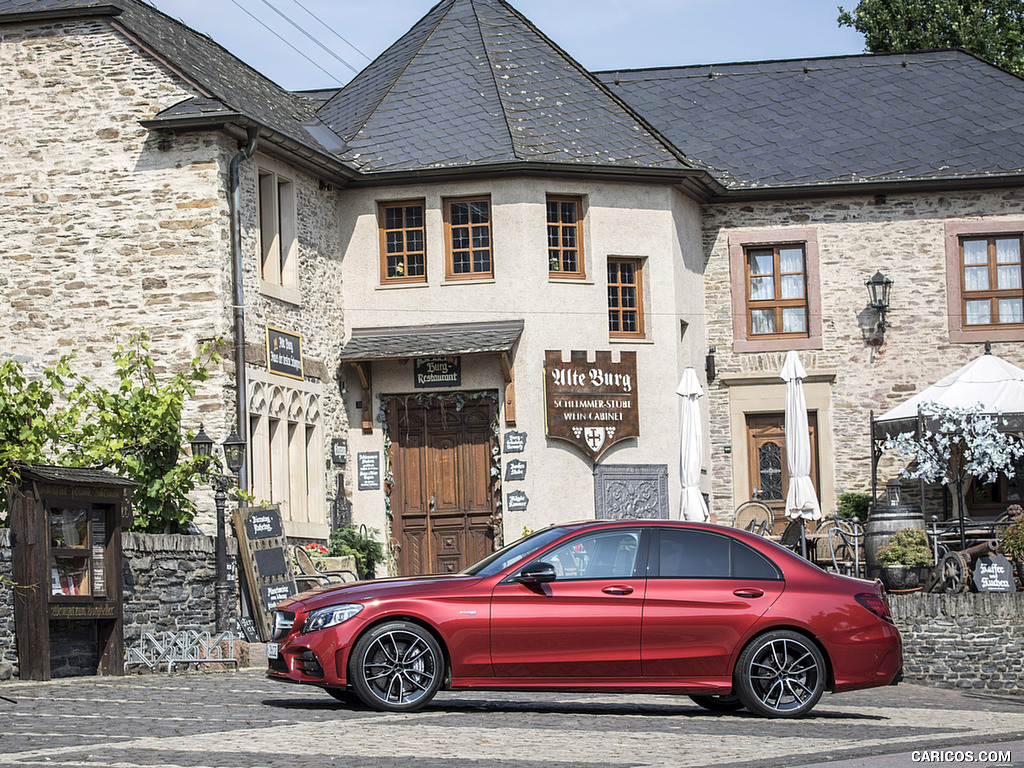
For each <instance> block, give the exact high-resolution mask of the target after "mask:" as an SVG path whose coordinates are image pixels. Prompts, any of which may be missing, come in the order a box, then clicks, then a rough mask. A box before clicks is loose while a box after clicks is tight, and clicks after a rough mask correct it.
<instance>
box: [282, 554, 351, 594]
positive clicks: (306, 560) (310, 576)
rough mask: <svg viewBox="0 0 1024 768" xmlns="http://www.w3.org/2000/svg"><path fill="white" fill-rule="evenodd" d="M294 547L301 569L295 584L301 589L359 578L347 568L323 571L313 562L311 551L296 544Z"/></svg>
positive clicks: (342, 582) (296, 559)
mask: <svg viewBox="0 0 1024 768" xmlns="http://www.w3.org/2000/svg"><path fill="white" fill-rule="evenodd" d="M292 549H293V552H294V553H295V564H296V565H297V566H298V569H299V572H298V574H296V576H295V586H296V587H297V588H298V589H299V591H305V590H307V589H313V588H314V587H323V586H327V585H328V584H344V583H345V582H347V581H358V580H359V577H358V576H356V575H355V574H354V573H353V572H352V571H349V570H347V569H346V570H340V571H321V570H320V569H319V568H317V567H316V563H314V562H313V558H312V557H310V556H309V553H308V552H307V551H306V550H305V549H303V548H302V547H300V546H295V547H293V548H292Z"/></svg>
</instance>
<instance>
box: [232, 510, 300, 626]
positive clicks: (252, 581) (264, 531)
mask: <svg viewBox="0 0 1024 768" xmlns="http://www.w3.org/2000/svg"><path fill="white" fill-rule="evenodd" d="M234 523H235V534H236V535H237V536H238V555H239V557H240V558H241V560H242V566H243V568H244V569H245V576H246V582H247V583H248V586H249V597H250V600H251V602H252V605H253V609H254V618H255V619H256V627H257V629H258V630H259V633H260V638H261V639H262V640H264V641H267V640H269V639H270V627H271V617H272V616H273V614H274V608H275V607H276V606H277V604H278V603H280V602H281V601H282V600H285V599H287V598H288V597H291V596H292V595H294V594H295V593H296V589H295V575H294V571H293V569H292V563H291V558H290V557H289V554H290V553H289V550H288V542H287V539H286V538H285V534H284V526H283V525H282V523H281V513H280V511H279V510H278V508H277V507H249V508H242V509H238V510H236V511H235V514H234Z"/></svg>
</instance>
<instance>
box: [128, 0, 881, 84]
mask: <svg viewBox="0 0 1024 768" xmlns="http://www.w3.org/2000/svg"><path fill="white" fill-rule="evenodd" d="M147 2H149V3H150V4H151V5H154V6H156V7H157V8H159V9H160V10H161V11H163V12H164V13H166V14H168V15H169V16H173V17H175V18H177V19H179V20H181V21H183V22H184V23H185V24H187V25H188V26H190V27H192V28H193V29H196V30H198V31H200V32H203V33H204V34H206V35H208V36H209V37H211V38H213V39H214V40H215V41H216V42H217V43H219V44H220V45H222V46H224V47H225V48H227V49H228V50H229V51H231V52H232V53H233V54H235V55H236V56H238V57H239V58H240V59H242V60H243V61H245V62H247V63H248V64H250V65H251V66H253V67H254V68H256V69H257V70H259V71H260V72H262V73H263V74H264V75H266V76H267V77H269V78H270V79H271V80H274V81H275V82H277V83H278V84H279V85H282V86H284V87H285V88H288V89H289V90H303V89H314V88H324V87H337V86H338V85H343V84H344V83H346V82H348V81H349V80H350V79H351V78H352V77H353V76H354V74H355V71H359V70H361V69H363V68H364V67H365V66H366V65H367V64H368V63H369V62H370V60H372V59H373V58H376V57H377V56H378V55H379V54H381V53H382V52H383V51H384V50H385V49H386V48H387V47H388V46H389V45H391V44H392V43H393V42H395V41H396V40H397V39H398V38H399V37H401V36H402V35H403V34H404V33H405V32H407V31H408V30H409V28H410V27H412V25H413V24H415V23H416V22H417V21H418V20H419V19H420V18H422V17H423V16H424V15H426V13H427V12H428V11H429V10H430V8H431V7H432V6H433V5H434V0H147ZM511 2H512V5H513V6H515V8H516V9H517V10H518V11H519V12H520V13H522V14H523V15H524V16H526V17H527V18H528V19H530V20H531V21H532V22H533V23H534V25H536V26H537V27H538V28H539V29H540V30H541V31H542V32H544V33H545V34H546V35H547V36H548V37H550V38H551V39H552V40H554V41H555V42H556V43H557V44H558V45H559V46H561V47H562V48H563V49H564V50H565V51H567V52H568V53H569V55H570V56H572V57H574V58H575V59H576V60H577V61H578V62H580V64H582V65H583V66H584V67H586V68H587V69H588V70H590V71H599V70H608V69H637V68H644V67H662V66H680V65H686V64H722V63H727V62H734V61H759V60H764V59H793V58H805V57H808V58H809V57H815V56H833V55H842V54H855V53H862V52H863V51H864V38H863V36H862V35H861V34H860V33H859V32H857V31H856V30H853V29H850V28H849V27H844V28H842V29H840V28H839V25H838V24H837V23H836V17H837V16H838V15H839V11H838V5H839V3H838V2H836V0H617V1H616V2H612V0H511ZM854 6H856V0H847V2H846V6H845V7H847V8H851V7H854ZM275 9H276V11H275ZM277 11H279V12H280V13H278V12H277ZM254 17H255V18H254ZM285 17H287V18H285ZM289 19H290V20H291V21H292V22H294V23H295V24H296V25H297V26H299V27H301V28H302V29H303V30H305V32H306V33H308V35H310V36H311V37H312V38H315V39H316V40H317V41H319V45H318V43H317V42H314V41H313V40H311V39H310V37H307V36H306V35H305V34H304V33H303V32H302V31H300V30H298V29H296V28H295V27H294V26H292V24H291V23H289ZM261 22H262V23H261ZM321 22H323V24H322V23H321ZM325 25H326V26H325ZM275 33H276V34H277V35H280V36H281V37H283V38H284V39H285V40H286V41H287V42H282V41H281V39H280V38H279V37H276V36H275ZM335 33H337V35H340V36H341V38H344V40H346V41H348V42H347V43H346V42H344V41H343V40H342V39H340V38H339V37H337V36H336V35H335ZM289 44H291V46H294V48H297V49H298V51H300V52H301V53H299V52H297V51H295V50H293V49H292V48H291V47H289ZM303 54H304V55H305V56H306V57H308V59H311V60H312V61H309V60H307V59H306V58H303ZM343 62H344V63H343ZM354 70H355V71H354Z"/></svg>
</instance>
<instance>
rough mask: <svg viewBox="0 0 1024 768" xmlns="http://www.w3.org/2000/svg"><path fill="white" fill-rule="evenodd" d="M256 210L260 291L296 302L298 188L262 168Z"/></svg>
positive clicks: (272, 170) (270, 169)
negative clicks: (296, 210)
mask: <svg viewBox="0 0 1024 768" xmlns="http://www.w3.org/2000/svg"><path fill="white" fill-rule="evenodd" d="M258 174H259V181H258V184H259V189H258V195H257V206H258V216H259V223H260V226H259V239H260V277H261V279H262V284H261V290H262V291H263V293H266V294H268V295H271V296H276V297H277V298H282V299H285V300H288V301H297V300H298V296H297V295H296V294H295V293H289V292H297V291H298V288H299V253H298V251H299V248H298V239H297V237H296V227H295V184H294V182H293V181H292V180H291V179H290V178H288V177H286V176H285V175H283V174H281V173H280V172H279V170H278V169H277V167H276V166H275V165H273V164H269V165H267V166H266V167H265V166H264V165H263V164H261V165H260V167H259V171H258Z"/></svg>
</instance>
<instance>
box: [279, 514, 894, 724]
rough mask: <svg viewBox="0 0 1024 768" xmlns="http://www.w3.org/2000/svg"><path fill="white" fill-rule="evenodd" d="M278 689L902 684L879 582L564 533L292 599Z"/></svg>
mask: <svg viewBox="0 0 1024 768" xmlns="http://www.w3.org/2000/svg"><path fill="white" fill-rule="evenodd" d="M267 655H268V657H269V673H268V674H269V676H270V677H271V678H274V679H278V680H283V681H290V682H296V683H307V684H309V685H316V686H319V687H321V688H324V689H326V691H327V692H328V693H330V694H331V695H333V696H335V697H336V698H339V699H345V698H346V697H347V696H350V695H351V693H350V691H354V693H355V695H357V696H358V697H359V699H361V700H362V701H363V702H364V703H365V704H367V705H368V706H370V707H373V708H375V709H380V710H388V711H392V712H411V711H414V710H417V709H419V708H421V707H423V706H425V705H426V704H427V703H428V702H429V701H430V700H431V699H432V698H433V697H434V694H436V693H437V691H438V690H439V689H441V688H442V687H444V688H448V689H463V690H518V691H524V690H534V691H620V692H645V693H679V694H687V695H689V696H690V697H691V698H692V699H693V700H694V701H696V702H697V703H698V704H700V705H701V706H703V707H706V708H708V709H714V710H735V709H741V708H743V707H746V709H748V710H749V711H751V712H753V713H755V714H758V715H762V716H765V717H796V716H799V715H804V714H806V713H807V712H809V711H810V710H811V708H812V707H814V705H815V704H816V703H817V702H818V699H819V698H821V695H822V693H823V692H824V691H825V690H826V689H827V690H829V691H832V692H833V693H837V692H840V691H851V690H855V689H858V688H870V687H873V686H880V685H890V684H894V683H896V682H898V680H899V679H900V677H901V669H902V663H903V654H902V645H901V641H900V635H899V632H898V631H897V629H896V627H895V626H894V625H893V622H892V617H891V616H890V614H889V608H888V605H887V603H886V601H885V597H884V596H883V594H882V591H881V588H880V586H879V585H878V584H877V583H874V584H873V583H871V582H867V581H862V580H859V579H851V578H847V577H844V576H837V575H835V574H830V573H825V572H823V571H821V570H819V569H818V568H817V567H815V566H814V565H812V564H811V563H809V562H807V561H806V560H803V559H802V558H800V557H798V556H796V555H794V554H793V553H792V552H789V551H788V550H785V549H783V548H781V547H779V546H777V545H775V544H773V543H771V542H770V541H767V540H765V539H762V538H760V537H758V536H755V535H752V534H748V533H745V532H743V531H738V530H735V529H732V528H724V527H721V526H717V525H706V524H699V523H681V522H667V521H651V520H616V521H608V522H594V521H589V522H582V523H570V524H565V525H556V526H552V527H550V528H546V529H544V530H542V531H538V532H536V533H534V534H531V535H530V536H527V537H526V538H524V539H521V540H519V541H517V542H515V543H514V544H511V545H509V546H507V547H505V548H504V549H501V550H499V551H497V552H495V553H493V554H491V555H490V556H488V557H486V558H485V559H483V560H481V561H480V562H478V563H476V564H474V565H472V566H470V567H469V568H467V569H466V570H464V571H462V572H461V573H458V574H452V575H443V576H421V577H414V578H401V579H385V580H381V581H367V582H356V583H354V584H347V585H345V586H336V587H322V588H320V589H316V590H313V591H310V592H305V593H303V594H300V595H297V596H295V597H294V598H291V599H289V600H287V601H286V602H284V603H281V605H280V606H278V609H277V611H276V612H275V614H274V636H273V642H271V643H269V644H268V646H267Z"/></svg>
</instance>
